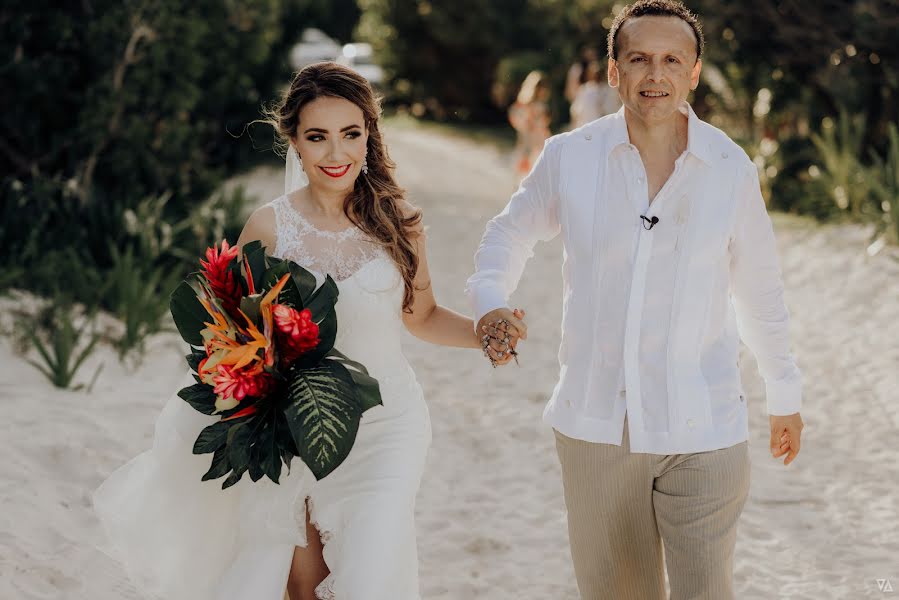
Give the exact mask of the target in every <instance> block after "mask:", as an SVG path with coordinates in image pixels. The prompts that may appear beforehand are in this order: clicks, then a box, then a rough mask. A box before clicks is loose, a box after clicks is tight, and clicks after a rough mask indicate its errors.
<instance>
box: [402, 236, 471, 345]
mask: <svg viewBox="0 0 899 600" xmlns="http://www.w3.org/2000/svg"><path fill="white" fill-rule="evenodd" d="M412 231H413V238H412V243H413V244H414V245H415V253H416V255H417V256H418V272H417V273H416V275H415V281H414V285H413V287H414V290H415V291H414V296H413V300H412V306H410V307H409V308H410V309H411V311H412V312H411V313H409V312H404V313H403V323H404V324H405V325H406V329H408V330H409V332H410V333H411V334H412V335H414V336H415V337H417V338H419V339H422V340H424V341H426V342H430V343H432V344H438V345H440V346H455V347H457V348H480V347H481V345H480V342H479V340H478V338H477V336H476V335H475V333H474V322H473V321H472V320H471V319H470V318H468V317H466V316H464V315H461V314H459V313H457V312H455V311H452V310H450V309H448V308H446V307H444V306H440V305H439V304H437V300H436V299H435V298H434V288H433V286H432V285H431V275H430V272H429V270H428V257H427V252H426V242H427V236H426V235H425V232H424V228H423V227H422V225H421V223H420V222H419V224H418V225H417V226H416V227H415V228H414V229H413V230H412Z"/></svg>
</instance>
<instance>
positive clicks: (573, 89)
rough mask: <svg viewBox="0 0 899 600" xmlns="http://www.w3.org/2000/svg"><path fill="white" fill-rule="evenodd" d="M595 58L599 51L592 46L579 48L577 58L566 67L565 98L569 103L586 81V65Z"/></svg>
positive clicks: (596, 58) (597, 57)
mask: <svg viewBox="0 0 899 600" xmlns="http://www.w3.org/2000/svg"><path fill="white" fill-rule="evenodd" d="M595 60H599V53H598V52H597V51H596V48H594V47H592V46H583V47H582V48H581V51H580V54H579V58H578V60H576V61H574V62H573V63H572V64H571V66H570V67H569V68H568V74H567V75H566V76H565V99H566V100H568V103H569V104H571V103H572V102H574V99H575V98H576V97H577V93H578V90H579V89H581V86H582V85H583V84H584V83H585V82H586V81H587V66H588V65H589V64H590V63H592V62H593V61H595Z"/></svg>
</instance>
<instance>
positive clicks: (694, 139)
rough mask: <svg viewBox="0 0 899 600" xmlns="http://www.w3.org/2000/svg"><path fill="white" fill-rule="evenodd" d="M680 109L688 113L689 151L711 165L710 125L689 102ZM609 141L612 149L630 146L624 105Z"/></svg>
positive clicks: (619, 110)
mask: <svg viewBox="0 0 899 600" xmlns="http://www.w3.org/2000/svg"><path fill="white" fill-rule="evenodd" d="M680 111H681V113H683V114H686V115H687V152H689V153H690V154H692V155H693V156H695V157H696V158H698V159H699V160H701V161H702V162H704V163H706V164H707V165H711V164H712V160H711V157H712V143H713V140H712V139H710V138H709V137H708V136H707V135H706V133H707V127H708V126H707V125H706V124H705V123H704V122H703V121H702V120H700V118H699V117H697V116H696V113H695V112H693V107H692V106H690V103H689V102H684V103H683V104H682V105H681V107H680ZM609 142H610V143H611V147H610V149H611V150H614V149H615V148H617V147H618V146H620V145H625V146H628V145H630V143H631V140H630V136H629V135H628V133H627V122H626V120H625V118H624V106H622V107H621V108H620V109H618V112H617V113H615V123H614V125H613V126H612V132H611V136H610V139H609Z"/></svg>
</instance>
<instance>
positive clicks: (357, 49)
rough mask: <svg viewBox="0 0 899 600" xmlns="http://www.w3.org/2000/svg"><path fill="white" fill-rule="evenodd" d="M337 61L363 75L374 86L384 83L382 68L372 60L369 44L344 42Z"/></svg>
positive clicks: (372, 55) (372, 54)
mask: <svg viewBox="0 0 899 600" xmlns="http://www.w3.org/2000/svg"><path fill="white" fill-rule="evenodd" d="M337 62H338V63H340V64H341V65H346V66H347V67H350V68H351V69H353V70H354V71H356V72H357V73H359V74H360V75H362V76H363V77H365V78H366V79H367V80H368V82H369V83H370V84H372V85H373V86H374V87H381V86H382V85H384V70H383V69H382V68H381V66H380V65H379V64H377V63H375V62H374V52H373V51H372V47H371V44H364V43H359V44H345V45H344V46H343V49H342V50H341V52H340V55H339V56H338V57H337Z"/></svg>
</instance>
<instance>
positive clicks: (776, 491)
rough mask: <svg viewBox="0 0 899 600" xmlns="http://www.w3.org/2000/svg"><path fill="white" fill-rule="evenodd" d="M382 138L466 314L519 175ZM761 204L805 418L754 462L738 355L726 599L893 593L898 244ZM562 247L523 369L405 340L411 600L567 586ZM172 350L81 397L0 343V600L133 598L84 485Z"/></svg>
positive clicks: (757, 434)
mask: <svg viewBox="0 0 899 600" xmlns="http://www.w3.org/2000/svg"><path fill="white" fill-rule="evenodd" d="M387 142H388V144H389V147H390V150H391V153H392V155H393V157H394V159H395V160H396V161H397V163H398V164H399V165H400V166H399V171H398V177H399V180H400V182H401V183H402V185H404V186H405V187H406V188H407V190H408V192H409V197H410V199H411V200H412V201H413V202H414V203H416V204H418V205H419V206H421V207H422V208H423V209H424V211H425V219H426V222H427V224H428V225H429V226H430V229H429V254H430V256H429V261H430V265H431V270H432V274H433V277H434V286H435V291H436V293H437V296H438V299H439V300H440V301H441V302H442V303H443V304H445V305H447V306H449V307H451V308H454V309H457V310H460V311H467V306H466V302H465V299H464V297H463V294H462V290H463V286H464V283H465V280H466V278H467V277H468V275H469V273H470V271H471V268H472V253H473V252H474V250H475V248H476V247H477V243H478V241H479V239H480V236H481V233H482V231H483V226H484V223H485V222H486V220H487V219H488V218H490V217H491V216H492V215H494V214H495V213H497V212H498V211H499V210H500V209H501V208H502V206H503V205H504V204H505V203H506V201H507V200H508V196H509V194H510V193H511V191H512V190H513V188H514V180H513V179H512V178H511V176H510V173H509V168H508V167H509V165H508V161H507V160H506V159H505V158H504V157H503V156H502V155H501V154H499V153H498V152H497V151H496V150H494V149H492V148H491V147H489V146H484V145H477V144H474V143H471V142H467V141H465V140H463V139H459V138H455V137H453V138H448V137H444V136H441V135H439V134H436V133H433V132H431V133H427V134H424V133H422V132H419V131H415V130H413V129H410V128H406V127H396V128H388V131H387ZM282 177H283V175H282V173H280V172H277V171H274V170H269V169H262V170H259V171H257V172H255V173H253V174H252V175H251V176H248V177H243V178H240V179H239V181H240V182H244V183H246V184H247V185H248V187H249V191H250V192H251V193H254V194H258V195H259V197H260V199H261V200H263V201H265V200H268V199H270V198H272V197H274V196H276V195H278V194H279V193H280V191H281V189H282V186H283V179H282ZM775 220H776V224H777V229H778V240H779V243H780V249H781V255H782V258H783V266H784V272H785V279H786V285H787V300H788V303H789V306H790V310H791V312H792V314H793V329H794V346H795V350H796V353H797V355H798V357H799V362H800V367H801V368H802V370H803V373H804V377H805V381H806V393H805V410H804V411H803V418H804V420H805V422H806V425H807V427H806V430H805V435H804V439H803V442H804V444H803V449H802V453H801V455H800V457H799V459H798V460H797V461H796V462H795V463H794V464H793V465H791V466H789V467H784V466H783V465H782V464H781V463H780V462H778V461H775V460H774V459H772V458H771V457H770V455H769V453H768V449H767V443H768V438H767V417H766V416H765V415H764V412H763V411H764V397H763V389H764V388H763V385H762V382H761V381H760V379H759V378H758V375H757V372H756V368H755V363H754V360H753V359H752V358H751V356H750V355H748V354H747V355H746V357H745V360H744V361H743V364H744V365H745V367H744V374H743V376H744V383H745V387H746V391H747V393H748V395H749V401H750V406H751V414H752V420H751V432H752V435H751V439H750V448H751V457H752V464H753V467H752V469H753V470H752V487H751V492H750V497H749V500H748V503H747V505H746V508H745V511H744V513H743V517H742V519H741V521H740V527H739V537H738V541H737V549H736V565H735V582H736V589H737V597H738V598H748V599H759V600H762V599H766V600H767V599H772V598H788V599H800V598H808V599H816V600H817V599H822V598H835V599H837V598H838V599H855V598H881V597H884V595H885V594H884V593H883V592H881V591H880V590H879V588H878V584H877V579H884V578H886V579H891V584H892V586H893V587H894V588H895V589H896V590H897V592H896V593H897V594H899V463H897V461H896V457H897V446H896V440H897V436H896V434H897V431H899V403H897V402H896V397H897V391H896V390H897V389H899V375H897V373H899V252H897V251H896V249H887V250H885V251H883V252H881V253H880V254H878V255H876V256H874V257H869V256H867V255H866V254H865V252H864V247H865V239H866V238H865V236H866V233H865V232H864V231H863V230H862V229H860V228H857V227H850V226H844V227H818V226H813V225H811V224H810V223H809V222H808V221H806V220H800V219H792V218H786V217H776V219H775ZM560 263H561V249H560V245H559V243H558V241H556V242H553V243H549V244H545V245H541V246H539V247H538V249H537V253H536V256H535V257H534V259H533V260H532V261H531V262H530V264H529V266H528V269H527V271H526V273H525V277H524V280H523V282H522V285H521V287H520V289H519V290H518V292H517V293H516V296H515V297H514V304H515V305H517V306H522V307H524V308H526V309H527V310H528V313H529V321H530V339H529V340H528V341H527V342H526V343H525V344H524V345H523V346H522V347H521V351H522V356H521V359H522V361H521V362H522V366H521V367H520V368H516V367H514V366H510V367H506V368H503V369H499V370H496V371H494V370H492V369H490V367H489V364H488V363H487V362H486V361H485V359H484V358H483V357H481V356H480V355H479V354H478V353H476V352H474V351H463V350H446V349H441V348H438V347H434V346H429V345H426V344H424V343H421V342H419V341H417V340H415V339H413V338H411V337H410V338H409V339H408V340H407V344H406V350H407V353H408V355H409V357H410V359H411V361H412V363H413V366H414V367H415V368H416V371H417V373H418V376H419V379H420V381H421V383H422V385H423V387H424V389H425V393H426V396H427V399H428V403H429V406H430V410H431V418H432V421H433V427H434V443H433V446H432V449H431V452H430V455H429V459H428V469H427V471H426V474H425V478H424V482H423V484H422V488H421V492H420V495H419V501H418V514H417V526H418V531H419V550H420V560H421V581H422V595H423V597H424V598H426V599H430V598H445V599H452V600H468V599H470V598H487V599H489V600H502V599H546V598H556V599H574V598H577V590H576V586H575V583H574V578H573V571H572V568H571V565H570V559H569V554H568V546H567V531H566V526H565V511H564V505H563V501H562V487H561V482H560V478H559V466H558V462H557V458H556V454H555V449H554V444H553V436H552V432H551V430H550V429H549V428H548V427H547V426H545V425H544V424H542V422H541V413H542V410H543V405H544V403H545V402H546V400H547V398H548V396H549V394H550V392H551V390H552V388H553V385H554V383H555V379H556V373H557V364H556V359H555V355H556V350H557V346H558V339H559V321H560V311H561V298H560V293H559V289H560V280H561V275H560ZM7 302H8V301H7ZM0 319H7V321H8V317H7V316H6V311H0ZM182 350H183V347H182V344H181V343H180V340H179V339H178V338H177V336H175V335H172V334H163V335H159V336H157V337H155V338H153V339H152V340H151V342H150V352H149V356H150V357H152V358H149V359H148V360H146V361H145V362H144V364H143V365H141V366H140V367H139V368H136V369H135V368H128V367H125V366H122V365H120V364H118V362H117V361H116V359H115V358H114V355H113V354H112V352H110V351H108V350H106V349H104V350H103V351H102V352H100V353H98V354H97V355H96V356H95V357H93V358H92V359H91V361H89V362H88V364H87V365H86V366H85V368H84V371H83V375H82V378H87V377H88V376H89V374H91V373H92V372H93V366H94V365H96V364H98V363H99V362H103V363H105V369H104V371H103V374H102V375H101V377H100V379H99V381H98V383H97V385H96V387H95V389H94V390H93V393H91V394H85V393H82V392H64V391H58V390H55V389H53V388H52V387H50V386H49V384H47V383H46V382H45V381H44V380H43V378H42V376H41V375H40V374H39V373H38V372H37V371H36V370H34V369H33V368H31V367H30V366H28V365H27V364H26V363H25V362H24V361H22V360H21V359H20V358H18V357H17V356H15V352H14V350H13V349H12V348H11V346H10V344H9V342H8V340H7V339H5V338H4V339H2V340H0V374H2V378H0V400H2V406H3V409H4V419H3V420H2V421H0V453H2V456H3V458H4V459H3V460H2V461H0V473H2V477H0V524H2V527H0V598H2V599H3V600H36V599H50V598H54V599H55V598H60V599H66V600H68V599H79V600H80V599H91V600H118V599H124V598H128V599H132V598H133V599H136V598H139V596H138V595H136V594H135V593H134V592H133V590H131V589H130V587H129V586H128V585H127V583H125V582H123V581H122V575H121V573H120V572H119V571H118V569H117V567H116V565H115V564H113V563H111V562H109V561H108V560H106V559H105V558H104V557H103V555H101V554H100V553H98V552H97V551H96V550H95V549H94V546H95V544H97V543H99V542H100V541H101V540H100V531H99V528H98V523H97V521H96V519H95V517H94V516H93V514H92V512H91V509H90V494H91V492H92V491H93V489H94V488H95V487H96V486H97V485H98V484H99V483H100V481H102V479H104V478H105V477H106V476H107V475H108V474H109V473H110V472H111V471H112V470H113V469H115V468H116V467H117V466H119V465H120V464H122V463H124V462H125V461H126V460H128V459H129V458H131V457H132V456H134V455H135V454H137V453H138V452H140V451H142V450H144V449H145V448H147V447H148V446H149V445H150V442H151V439H152V438H151V436H152V431H153V423H154V420H155V418H156V416H157V414H158V412H159V410H160V409H161V407H162V405H163V403H164V402H165V400H166V399H167V398H168V397H169V395H170V394H171V393H172V392H173V390H174V389H175V388H176V386H177V384H178V380H179V379H180V377H181V376H182V374H183V367H182V362H181V361H182V358H181V354H182ZM884 585H885V584H884ZM889 596H890V595H889V594H888V593H887V594H886V597H889Z"/></svg>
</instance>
